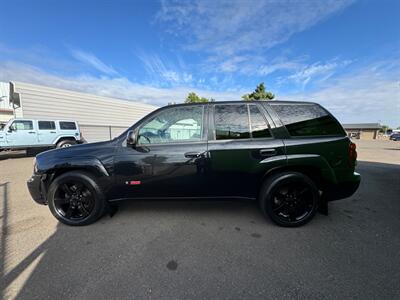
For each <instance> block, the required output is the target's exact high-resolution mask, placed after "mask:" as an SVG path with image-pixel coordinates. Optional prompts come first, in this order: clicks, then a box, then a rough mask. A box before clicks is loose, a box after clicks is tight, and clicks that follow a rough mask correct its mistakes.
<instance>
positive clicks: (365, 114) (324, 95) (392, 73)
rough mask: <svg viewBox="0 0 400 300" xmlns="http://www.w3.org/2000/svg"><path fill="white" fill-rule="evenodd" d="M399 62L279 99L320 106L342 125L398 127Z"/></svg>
mask: <svg viewBox="0 0 400 300" xmlns="http://www.w3.org/2000/svg"><path fill="white" fill-rule="evenodd" d="M399 71H400V61H399V60H387V61H382V62H379V63H375V64H373V65H370V66H368V67H365V68H363V69H361V70H358V71H355V72H352V73H351V74H347V75H345V76H340V77H337V78H330V80H329V82H328V81H327V82H325V83H324V85H322V86H321V88H319V89H318V90H316V91H312V92H302V93H294V94H290V95H286V96H282V97H279V98H280V99H288V100H308V101H315V102H318V103H321V104H322V105H324V106H325V107H326V108H328V109H329V110H330V111H331V112H332V113H333V114H334V115H335V116H336V117H338V119H339V120H340V121H342V122H343V123H357V122H382V123H385V124H388V125H390V126H393V127H398V126H400V78H399V74H400V72H399Z"/></svg>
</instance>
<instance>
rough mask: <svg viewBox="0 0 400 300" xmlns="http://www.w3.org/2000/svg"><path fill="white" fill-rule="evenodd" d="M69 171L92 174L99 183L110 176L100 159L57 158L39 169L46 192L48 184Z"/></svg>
mask: <svg viewBox="0 0 400 300" xmlns="http://www.w3.org/2000/svg"><path fill="white" fill-rule="evenodd" d="M71 171H82V172H85V173H88V174H90V175H92V176H94V177H95V178H96V179H97V180H99V184H102V183H103V182H109V180H110V178H111V176H110V174H109V173H108V171H107V169H106V168H105V167H104V165H103V164H102V163H101V161H100V160H99V159H97V158H94V157H79V158H59V159H57V162H56V163H55V164H53V165H47V166H45V169H42V170H40V172H41V173H42V174H45V175H46V179H45V187H46V192H47V190H48V187H49V186H50V184H51V183H52V182H53V181H54V179H56V178H57V177H58V176H60V175H62V174H65V173H67V172H71Z"/></svg>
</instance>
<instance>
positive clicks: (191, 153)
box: [185, 152, 201, 158]
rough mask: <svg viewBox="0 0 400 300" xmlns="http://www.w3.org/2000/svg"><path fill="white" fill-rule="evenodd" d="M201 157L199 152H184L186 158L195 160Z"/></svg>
mask: <svg viewBox="0 0 400 300" xmlns="http://www.w3.org/2000/svg"><path fill="white" fill-rule="evenodd" d="M200 156H201V152H186V153H185V157H187V158H197V157H200Z"/></svg>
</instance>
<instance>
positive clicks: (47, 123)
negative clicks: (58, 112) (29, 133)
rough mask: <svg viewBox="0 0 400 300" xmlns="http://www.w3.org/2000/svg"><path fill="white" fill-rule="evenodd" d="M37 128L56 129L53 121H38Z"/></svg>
mask: <svg viewBox="0 0 400 300" xmlns="http://www.w3.org/2000/svg"><path fill="white" fill-rule="evenodd" d="M38 124H39V130H51V129H56V124H55V123H54V122H53V121H39V122H38Z"/></svg>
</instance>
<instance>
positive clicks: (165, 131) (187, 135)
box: [138, 106, 203, 144]
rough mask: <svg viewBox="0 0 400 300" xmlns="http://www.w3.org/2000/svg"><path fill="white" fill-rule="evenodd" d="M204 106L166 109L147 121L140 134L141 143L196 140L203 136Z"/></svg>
mask: <svg viewBox="0 0 400 300" xmlns="http://www.w3.org/2000/svg"><path fill="white" fill-rule="evenodd" d="M202 133H203V106H183V107H172V108H169V109H166V110H164V111H162V112H160V113H159V114H157V115H156V116H154V117H153V118H152V119H150V120H149V121H147V122H146V123H145V124H144V125H143V126H142V127H141V128H140V129H139V134H138V143H139V144H164V143H181V142H195V141H200V140H202V138H203V136H202V135H203V134H202Z"/></svg>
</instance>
